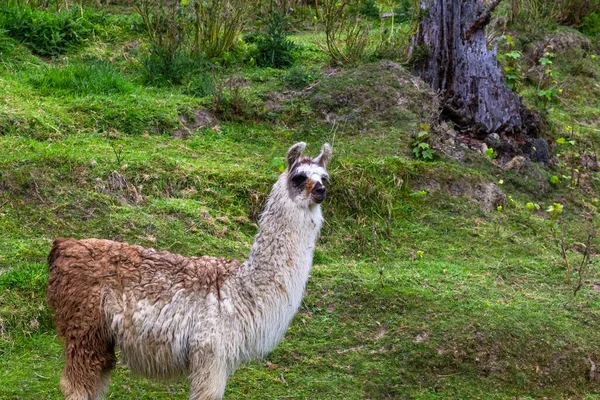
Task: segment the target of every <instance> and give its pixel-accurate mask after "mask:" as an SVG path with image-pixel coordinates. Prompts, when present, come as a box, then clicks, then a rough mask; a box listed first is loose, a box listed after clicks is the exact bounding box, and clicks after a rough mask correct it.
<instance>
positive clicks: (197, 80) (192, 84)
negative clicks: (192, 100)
mask: <svg viewBox="0 0 600 400" xmlns="http://www.w3.org/2000/svg"><path fill="white" fill-rule="evenodd" d="M185 85H186V87H185V93H186V94H189V95H192V96H195V97H204V96H210V95H211V94H213V92H214V90H215V81H214V76H213V74H212V73H211V72H209V71H208V70H207V69H204V70H194V71H193V73H192V74H189V75H188V76H187V81H186V82H185Z"/></svg>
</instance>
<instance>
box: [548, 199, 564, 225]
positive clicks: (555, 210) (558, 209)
mask: <svg viewBox="0 0 600 400" xmlns="http://www.w3.org/2000/svg"><path fill="white" fill-rule="evenodd" d="M563 209H564V207H563V205H562V204H560V203H554V204H552V205H551V206H550V207H548V208H547V209H546V212H548V213H549V214H550V218H552V221H557V220H558V217H559V216H560V214H561V213H562V212H563Z"/></svg>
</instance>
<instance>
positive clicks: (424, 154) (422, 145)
mask: <svg viewBox="0 0 600 400" xmlns="http://www.w3.org/2000/svg"><path fill="white" fill-rule="evenodd" d="M430 130H431V128H430V126H429V125H428V124H424V123H422V124H421V130H420V131H419V132H417V133H416V134H415V135H413V141H412V142H411V147H412V153H413V155H414V156H415V158H416V159H418V160H424V161H433V158H434V156H435V150H434V149H432V148H431V145H430V144H429V142H430V140H431V135H430V132H429V131H430Z"/></svg>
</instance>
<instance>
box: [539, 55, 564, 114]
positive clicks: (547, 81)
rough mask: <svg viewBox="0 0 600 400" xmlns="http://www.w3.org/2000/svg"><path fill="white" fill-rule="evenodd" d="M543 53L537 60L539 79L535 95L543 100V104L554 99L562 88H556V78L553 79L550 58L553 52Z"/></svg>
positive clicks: (552, 56)
mask: <svg viewBox="0 0 600 400" xmlns="http://www.w3.org/2000/svg"><path fill="white" fill-rule="evenodd" d="M546 50H547V51H546V52H545V53H544V57H541V58H540V59H539V60H538V62H539V68H538V69H539V71H540V72H539V74H540V76H539V79H538V86H537V96H538V97H539V98H541V99H542V100H543V104H544V106H546V105H547V104H548V103H549V102H550V101H552V100H554V99H555V98H556V97H557V96H558V94H559V93H560V92H562V90H560V89H558V88H556V80H555V79H554V74H555V72H554V69H553V68H552V65H553V64H554V63H553V62H552V58H554V53H552V52H550V51H548V50H549V49H546Z"/></svg>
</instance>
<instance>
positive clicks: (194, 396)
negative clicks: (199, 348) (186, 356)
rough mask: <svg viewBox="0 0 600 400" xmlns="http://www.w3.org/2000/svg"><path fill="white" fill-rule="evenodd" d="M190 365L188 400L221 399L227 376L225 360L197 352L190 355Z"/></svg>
mask: <svg viewBox="0 0 600 400" xmlns="http://www.w3.org/2000/svg"><path fill="white" fill-rule="evenodd" d="M190 367H191V368H190V369H191V374H190V400H221V399H222V398H223V393H224V392H225V384H226V383H227V377H228V373H227V367H226V365H225V361H224V360H223V359H221V358H217V357H215V356H214V355H213V354H212V353H210V355H208V354H207V353H204V352H199V353H196V354H195V355H194V356H193V357H192V362H191V365H190Z"/></svg>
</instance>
